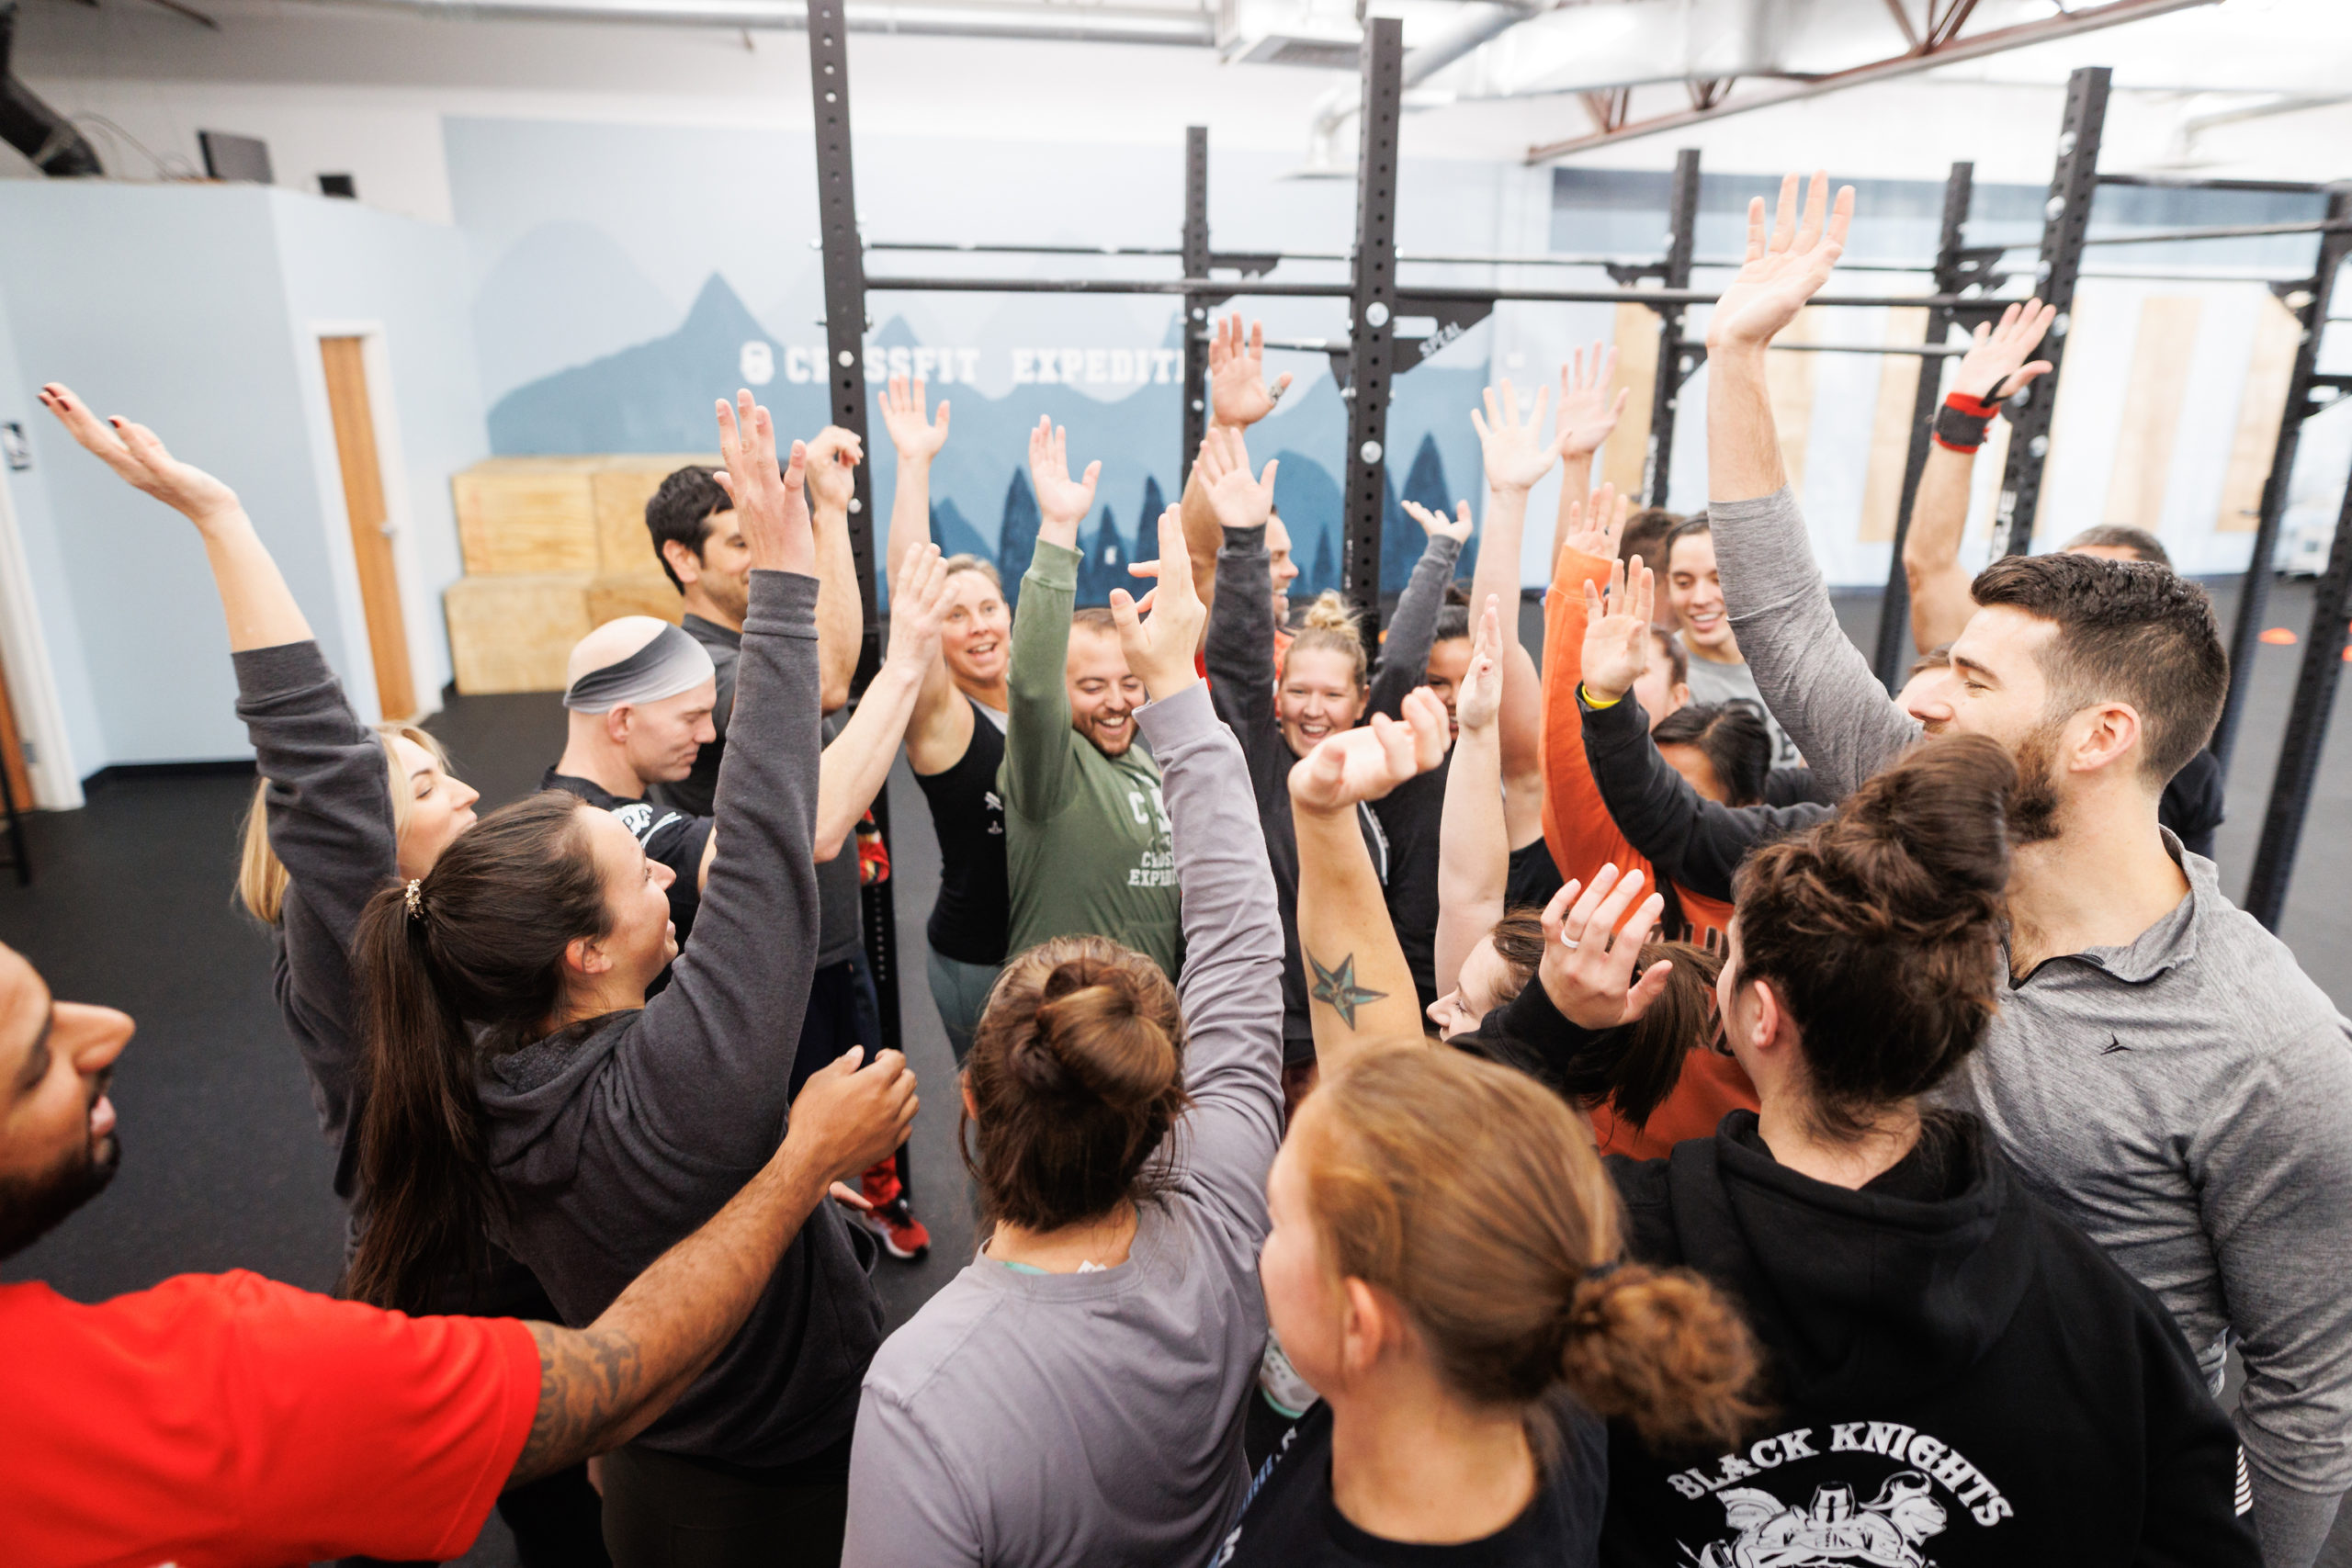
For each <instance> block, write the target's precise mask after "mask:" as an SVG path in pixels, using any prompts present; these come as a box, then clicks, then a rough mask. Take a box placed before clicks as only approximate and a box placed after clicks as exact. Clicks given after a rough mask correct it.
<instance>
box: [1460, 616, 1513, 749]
mask: <svg viewBox="0 0 2352 1568" xmlns="http://www.w3.org/2000/svg"><path fill="white" fill-rule="evenodd" d="M1501 605H1502V601H1501V600H1500V599H1498V598H1497V597H1496V596H1495V595H1494V594H1492V593H1489V594H1487V607H1486V609H1484V610H1483V611H1481V612H1480V613H1479V615H1478V626H1477V634H1476V637H1473V639H1472V640H1471V643H1470V662H1469V664H1468V666H1467V667H1466V668H1464V671H1463V672H1462V683H1461V684H1460V685H1459V686H1456V687H1455V688H1454V692H1453V716H1454V719H1455V721H1456V722H1458V723H1459V724H1460V725H1461V726H1462V733H1463V734H1464V735H1474V734H1479V733H1483V732H1484V731H1485V730H1486V729H1487V728H1488V727H1490V726H1491V725H1493V723H1494V722H1495V719H1496V717H1497V716H1498V715H1499V714H1500V713H1501V712H1502V706H1503V660H1502V648H1503V633H1502V608H1501Z"/></svg>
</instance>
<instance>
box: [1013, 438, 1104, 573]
mask: <svg viewBox="0 0 2352 1568" xmlns="http://www.w3.org/2000/svg"><path fill="white" fill-rule="evenodd" d="M1102 477H1103V465H1102V464H1101V463H1099V462H1094V463H1089V464H1087V465H1086V472H1085V473H1084V474H1083V475H1082V476H1081V477H1080V478H1078V479H1071V478H1070V477H1069V432H1068V431H1067V430H1064V429H1063V428H1061V427H1060V426H1059V425H1057V424H1056V423H1054V422H1053V421H1052V420H1050V419H1046V418H1045V417H1043V416H1042V415H1041V416H1040V417H1039V418H1038V420H1037V428H1036V429H1035V430H1033V431H1031V432H1030V433H1029V483H1030V486H1031V487H1032V488H1033V489H1035V491H1036V492H1037V534H1038V536H1039V537H1041V538H1046V539H1051V540H1052V541H1053V542H1054V543H1056V544H1057V545H1068V546H1070V547H1073V548H1075V547H1076V546H1077V544H1078V525H1079V524H1080V523H1081V522H1084V521H1085V519H1086V513H1087V512H1088V511H1089V510H1090V509H1091V507H1092V506H1093V505H1094V481H1095V480H1096V479H1100V478H1102Z"/></svg>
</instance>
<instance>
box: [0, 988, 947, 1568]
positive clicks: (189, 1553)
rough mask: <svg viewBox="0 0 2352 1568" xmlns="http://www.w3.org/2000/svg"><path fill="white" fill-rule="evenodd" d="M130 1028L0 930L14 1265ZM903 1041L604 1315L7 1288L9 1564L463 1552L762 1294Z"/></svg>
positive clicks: (626, 1420)
mask: <svg viewBox="0 0 2352 1568" xmlns="http://www.w3.org/2000/svg"><path fill="white" fill-rule="evenodd" d="M131 1027H132V1025H131V1021H130V1019H129V1018H128V1017H127V1016H125V1015H124V1014H122V1013H120V1012H118V1011H116V1010H114V1009H112V1008H106V1007H91V1006H88V1005H85V1004H83V1003H79V1002H66V1001H59V1000H57V999H55V998H52V997H51V995H50V992H49V988H48V987H46V986H44V985H43V984H42V983H41V978H40V976H39V975H38V974H36V973H34V971H33V967H32V965H31V964H28V963H27V962H26V961H25V960H24V958H23V957H22V956H20V955H19V954H17V953H15V952H14V951H12V950H11V949H9V948H6V947H0V1258H9V1257H13V1256H14V1255H15V1254H17V1252H19V1251H21V1250H23V1249H24V1248H25V1247H28V1246H30V1245H31V1244H32V1243H33V1242H34V1241H35V1240H37V1239H39V1238H40V1235H43V1234H44V1233H45V1232H47V1231H49V1230H50V1229H51V1228H52V1227H53V1226H55V1225H57V1224H60V1223H61V1222H62V1221H63V1220H64V1219H65V1218H66V1217H67V1216H68V1215H70V1214H71V1213H73V1212H74V1210H75V1209H77V1208H79V1207H81V1205H82V1204H84V1203H85V1202H87V1201H89V1200H91V1199H92V1198H94V1197H96V1196H97V1194H98V1193H99V1192H100V1191H102V1190H104V1189H105V1187H106V1185H107V1181H108V1179H111V1178H112V1176H113V1175H114V1171H115V1168H116V1165H117V1163H118V1161H119V1158H120V1150H119V1145H118V1144H117V1143H116V1138H115V1108H114V1102H113V1101H112V1100H110V1099H108V1098H107V1088H108V1085H109V1082H110V1080H111V1078H112V1077H113V1074H114V1069H115V1065H116V1063H117V1061H118V1060H119V1057H120V1056H121V1055H122V1051H123V1048H124V1046H125V1045H127V1044H128V1043H130V1033H131ZM913 1100H914V1079H913V1077H912V1075H910V1074H909V1073H908V1072H907V1070H906V1065H905V1063H904V1062H903V1061H901V1060H899V1057H898V1055H897V1054H896V1053H895V1052H893V1053H888V1054H887V1055H881V1056H879V1057H878V1058H877V1059H876V1060H875V1061H874V1063H873V1065H872V1066H867V1067H865V1068H864V1069H862V1070H861V1069H857V1068H855V1067H854V1066H853V1064H851V1063H850V1062H848V1061H846V1060H844V1061H841V1062H837V1063H834V1064H833V1065H832V1066H831V1068H829V1069H828V1071H827V1072H826V1073H825V1074H823V1075H822V1076H821V1077H820V1079H819V1080H817V1081H816V1082H814V1083H812V1084H811V1086H810V1087H809V1089H808V1090H807V1091H806V1092H805V1093H803V1094H802V1095H801V1096H800V1097H799V1099H798V1100H796V1101H795V1102H794V1103H793V1107H792V1116H791V1123H790V1127H789V1130H788V1131H787V1133H786V1136H785V1139H784V1142H783V1145H782V1146H781V1147H780V1148H778V1150H777V1151H776V1153H775V1156H774V1157H773V1158H771V1159H770V1160H769V1162H768V1164H767V1165H766V1167H765V1168H763V1169H762V1170H761V1171H760V1173H759V1174H758V1175H756V1176H754V1177H752V1179H751V1180H750V1181H749V1182H748V1183H747V1184H745V1186H744V1187H743V1189H742V1190H741V1192H740V1193H739V1194H738V1195H737V1196H736V1197H735V1198H734V1199H733V1200H732V1201H730V1202H729V1203H728V1204H727V1205H726V1206H725V1207H724V1208H722V1209H720V1210H719V1211H718V1214H717V1215H716V1216H714V1217H713V1218H712V1219H711V1220H710V1221H709V1222H708V1223H707V1224H704V1225H703V1227H702V1228H701V1229H700V1230H698V1231H696V1232H695V1233H694V1234H693V1235H689V1236H688V1237H686V1238H685V1239H684V1241H681V1242H679V1243H678V1244H677V1245H676V1246H675V1247H672V1248H670V1249H669V1251H667V1252H665V1253H663V1254H662V1257H661V1258H658V1259H656V1260H655V1261H654V1262H653V1263H652V1264H651V1265H650V1267H649V1268H647V1269H646V1270H645V1271H644V1272H643V1273H642V1274H640V1275H639V1276H638V1278H637V1280H636V1281H635V1282H634V1283H632V1284H631V1285H629V1287H628V1289H627V1290H625V1291H623V1292H621V1294H620V1295H619V1297H618V1298H617V1299H616V1300H615V1301H614V1302H613V1303H612V1304H611V1305H610V1306H608V1307H606V1308H605V1310H604V1312H603V1313H602V1314H599V1315H598V1316H597V1318H596V1320H595V1321H594V1322H593V1323H591V1324H589V1325H586V1326H585V1327H583V1328H579V1329H571V1328H564V1327H560V1326H559V1325H555V1324H550V1323H525V1322H521V1321H519V1320H517V1319H515V1318H511V1317H507V1318H496V1317H409V1316H405V1315H403V1314H400V1313H394V1312H382V1311H379V1310H378V1309H377V1308H375V1307H371V1306H364V1305H362V1304H360V1303H356V1302H347V1301H335V1300H333V1299H331V1298H329V1297H326V1296H321V1295H314V1294H312V1293H311V1292H308V1291H298V1290H296V1289H294V1288H293V1287H292V1286H290V1285H281V1284H278V1283H277V1282H276V1281H274V1280H265V1279H262V1278H261V1277H259V1276H258V1275H254V1274H249V1273H246V1272H243V1270H236V1271H232V1272H230V1273H226V1274H182V1275H178V1276H176V1277H175V1278H173V1279H169V1280H164V1282H163V1283H162V1284H159V1285H157V1286H155V1287H154V1288H153V1289H152V1290H146V1291H137V1292H131V1293H130V1294H128V1295H121V1296H117V1297H115V1298H114V1299H113V1300H112V1301H107V1302H100V1303H94V1304H85V1303H78V1302H72V1301H68V1300H66V1299H65V1298H64V1297H62V1296H60V1295H59V1294H57V1292H54V1291H52V1290H51V1289H50V1288H49V1287H48V1286H47V1285H44V1284H40V1283H37V1282H30V1281H28V1282H23V1283H17V1284H7V1285H0V1341H5V1342H6V1345H7V1346H8V1354H9V1365H8V1375H7V1376H6V1378H0V1431H4V1432H6V1433H7V1434H8V1438H9V1456H8V1462H7V1463H6V1464H0V1538H5V1540H6V1548H7V1551H6V1556H7V1560H8V1562H11V1563H24V1564H46V1563H68V1562H132V1563H141V1564H144V1563H155V1562H182V1563H187V1564H189V1565H190V1568H194V1565H196V1564H199V1563H222V1562H309V1561H312V1560H316V1559H321V1558H333V1557H336V1556H340V1555H345V1554H350V1553H367V1554H369V1555H372V1556H375V1557H378V1558H384V1559H392V1560H399V1561H412V1560H418V1559H422V1560H424V1561H427V1562H444V1561H447V1560H448V1559H450V1558H455V1557H460V1556H463V1555H464V1554H465V1553H466V1552H467V1551H469V1550H470V1548H471V1547H472V1544H473V1541H474V1538H475V1536H476V1535H478V1534H479V1533H480V1532H481V1526H482V1521H483V1519H484V1518H485V1517H487V1516H488V1515H489V1513H490V1509H491V1505H492V1504H493V1503H494V1502H496V1501H497V1499H498V1495H499V1494H500V1493H501V1492H502V1491H503V1490H504V1489H506V1488H508V1487H510V1486H516V1485H522V1484H525V1483H529V1482H531V1481H533V1480H536V1479H537V1478H539V1477H541V1476H545V1475H548V1474H550V1473H552V1472H556V1471H558V1470H561V1469H564V1468H566V1467H568V1466H571V1465H576V1464H578V1463H579V1462H580V1461H582V1460H583V1459H585V1458H587V1457H588V1456H589V1455H592V1454H598V1453H604V1452H606V1451H608V1450H612V1449H615V1448H617V1447H619V1446H620V1445H621V1444H622V1443H624V1442H626V1441H627V1440H628V1438H630V1437H631V1436H633V1435H634V1434H636V1433H637V1432H639V1430H641V1429H643V1428H644V1427H646V1426H647V1425H648V1424H650V1422H651V1421H652V1420H653V1418H654V1417H655V1416H659V1415H660V1414H662V1411H664V1410H665V1409H667V1408H668V1407H669V1405H670V1404H671V1402H672V1401H673V1400H674V1399H675V1398H676V1397H677V1395H678V1394H679V1393H682V1392H684V1389H685V1388H686V1386H687V1384H689V1383H691V1382H693V1381H694V1380H695V1376H696V1375H697V1374H698V1373H699V1372H700V1371H702V1369H703V1368H704V1367H706V1366H707V1365H708V1364H709V1363H710V1360H711V1359H712V1358H713V1357H714V1356H716V1355H717V1354H718V1351H719V1350H720V1349H721V1348H724V1347H725V1345H726V1344H727V1342H728V1341H729V1339H730V1338H732V1337H734V1335H735V1333H736V1331H737V1330H738V1329H740V1328H741V1326H742V1325H743V1320H744V1319H745V1317H746V1316H747V1315H749V1314H750V1312H751V1308H752V1303H755V1302H756V1301H757V1300H758V1299H759V1297H760V1294H761V1292H763V1291H764V1290H765V1289H766V1288H767V1282H768V1278H769V1276H770V1275H771V1274H773V1273H774V1272H775V1267H776V1264H777V1261H778V1260H779V1259H780V1258H782V1257H783V1255H784V1248H785V1245H786V1243H787V1242H789V1241H790V1240H791V1239H792V1237H793V1235H794V1234H795V1233H796V1232H797V1231H798V1229H799V1228H800V1225H801V1223H802V1222H803V1221H804V1220H806V1219H807V1218H808V1217H809V1213H810V1212H811V1211H812V1210H814V1209H815V1208H816V1206H817V1205H818V1204H819V1203H820V1202H821V1201H824V1197H825V1192H826V1189H827V1185H828V1183H829V1182H831V1179H833V1178H834V1177H836V1176H840V1175H842V1174H844V1173H846V1172H848V1171H851V1170H855V1169H857V1168H860V1167H862V1166H863V1165H865V1163H866V1162H867V1161H868V1160H870V1159H871V1158H873V1157H874V1156H875V1154H876V1152H877V1151H879V1150H882V1149H887V1148H888V1147H889V1146H890V1145H891V1144H892V1143H894V1142H895V1141H896V1140H897V1138H898V1137H899V1133H900V1130H901V1128H902V1127H903V1125H904V1123H905V1122H906V1121H907V1120H909V1119H910V1118H911V1117H912V1116H913V1114H914V1103H913Z"/></svg>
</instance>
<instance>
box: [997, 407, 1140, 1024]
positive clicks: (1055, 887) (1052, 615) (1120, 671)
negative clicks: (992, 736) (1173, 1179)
mask: <svg viewBox="0 0 2352 1568" xmlns="http://www.w3.org/2000/svg"><path fill="white" fill-rule="evenodd" d="M1102 468H1103V465H1102V464H1100V463H1094V464H1090V465H1089V466H1088V468H1087V470H1086V473H1085V476H1084V477H1083V478H1082V479H1071V478H1070V477H1069V451H1068V446H1067V438H1066V435H1065V433H1064V432H1062V431H1060V430H1057V429H1055V428H1054V425H1053V422H1052V421H1050V420H1040V421H1039V422H1038V425H1037V428H1036V429H1035V430H1034V431H1032V432H1030V434H1029V473H1030V479H1031V482H1032V483H1033V484H1034V485H1035V489H1036V492H1037V553H1036V555H1035V558H1033V559H1032V560H1031V562H1030V566H1029V570H1028V573H1027V575H1025V576H1024V577H1023V578H1022V580H1021V603H1020V609H1019V610H1018V612H1017V613H1015V615H1013V618H1012V660H1011V669H1010V671H1008V674H1007V684H1008V686H1009V687H1010V690H1011V694H1012V708H1011V710H1010V717H1009V719H1008V720H1007V722H1006V725H1005V732H1004V765H1003V767H1002V768H1001V770H1000V771H999V773H998V775H997V780H998V788H999V789H1000V791H1001V793H1002V794H1003V796H1004V833H1005V861H1006V868H1007V871H1008V873H1009V874H1010V877H1011V881H1012V933H1011V941H1010V942H1009V944H1008V946H1007V949H1006V951H1007V952H1008V953H1020V952H1022V951H1023V949H1026V948H1030V947H1035V945H1036V944H1037V943H1039V942H1044V941H1046V939H1047V938H1049V937H1057V936H1068V935H1071V934H1074V933H1077V932H1083V931H1091V932H1095V933H1098V934H1100V935H1103V936H1106V937H1109V938H1110V939H1111V940H1112V941H1114V942H1123V943H1125V945H1126V946H1128V947H1132V948H1134V949H1135V950H1136V952H1138V953H1145V954H1147V955H1148V956H1149V957H1151V958H1153V959H1154V960H1156V961H1158V963H1159V966H1160V967H1161V968H1162V969H1164V970H1166V971H1167V972H1168V976H1169V978H1170V979H1171V980H1172V979H1174V978H1175V977H1176V976H1177V972H1178V970H1179V968H1180V966H1181V965H1182V961H1183V951H1184V944H1183V938H1182V934H1181V931H1180V928H1179V927H1178V924H1177V901H1176V870H1175V855H1174V851H1173V849H1172V848H1171V847H1170V843H1169V840H1168V810H1167V807H1166V806H1165V804H1164V803H1163V802H1162V800H1161V798H1160V794H1159V763H1157V762H1155V761H1152V757H1151V752H1150V751H1149V750H1148V748H1147V747H1145V746H1144V745H1143V744H1142V743H1141V741H1140V740H1139V739H1138V738H1137V736H1136V721H1135V710H1136V708H1138V707H1140V706H1142V705H1143V701H1144V690H1143V682H1142V681H1140V680H1139V679H1137V678H1136V676H1135V675H1134V674H1133V673H1132V672H1130V671H1129V670H1128V669H1127V660H1126V655H1125V653H1124V652H1122V651H1121V649H1120V647H1119V637H1118V632H1117V629H1116V627H1115V626H1114V625H1113V624H1112V621H1111V617H1110V614H1109V612H1108V611H1100V610H1083V611H1079V612H1077V613H1076V614H1075V615H1073V614H1072V611H1071V603H1072V601H1073V600H1074V599H1075V598H1076V597H1077V594H1078V561H1079V551H1078V525H1079V524H1080V522H1082V521H1083V520H1084V519H1085V517H1086V514H1087V512H1088V511H1089V510H1090V509H1091V507H1092V506H1093V504H1094V481H1095V479H1096V477H1097V476H1098V475H1099V474H1100V473H1101V472H1102Z"/></svg>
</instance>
